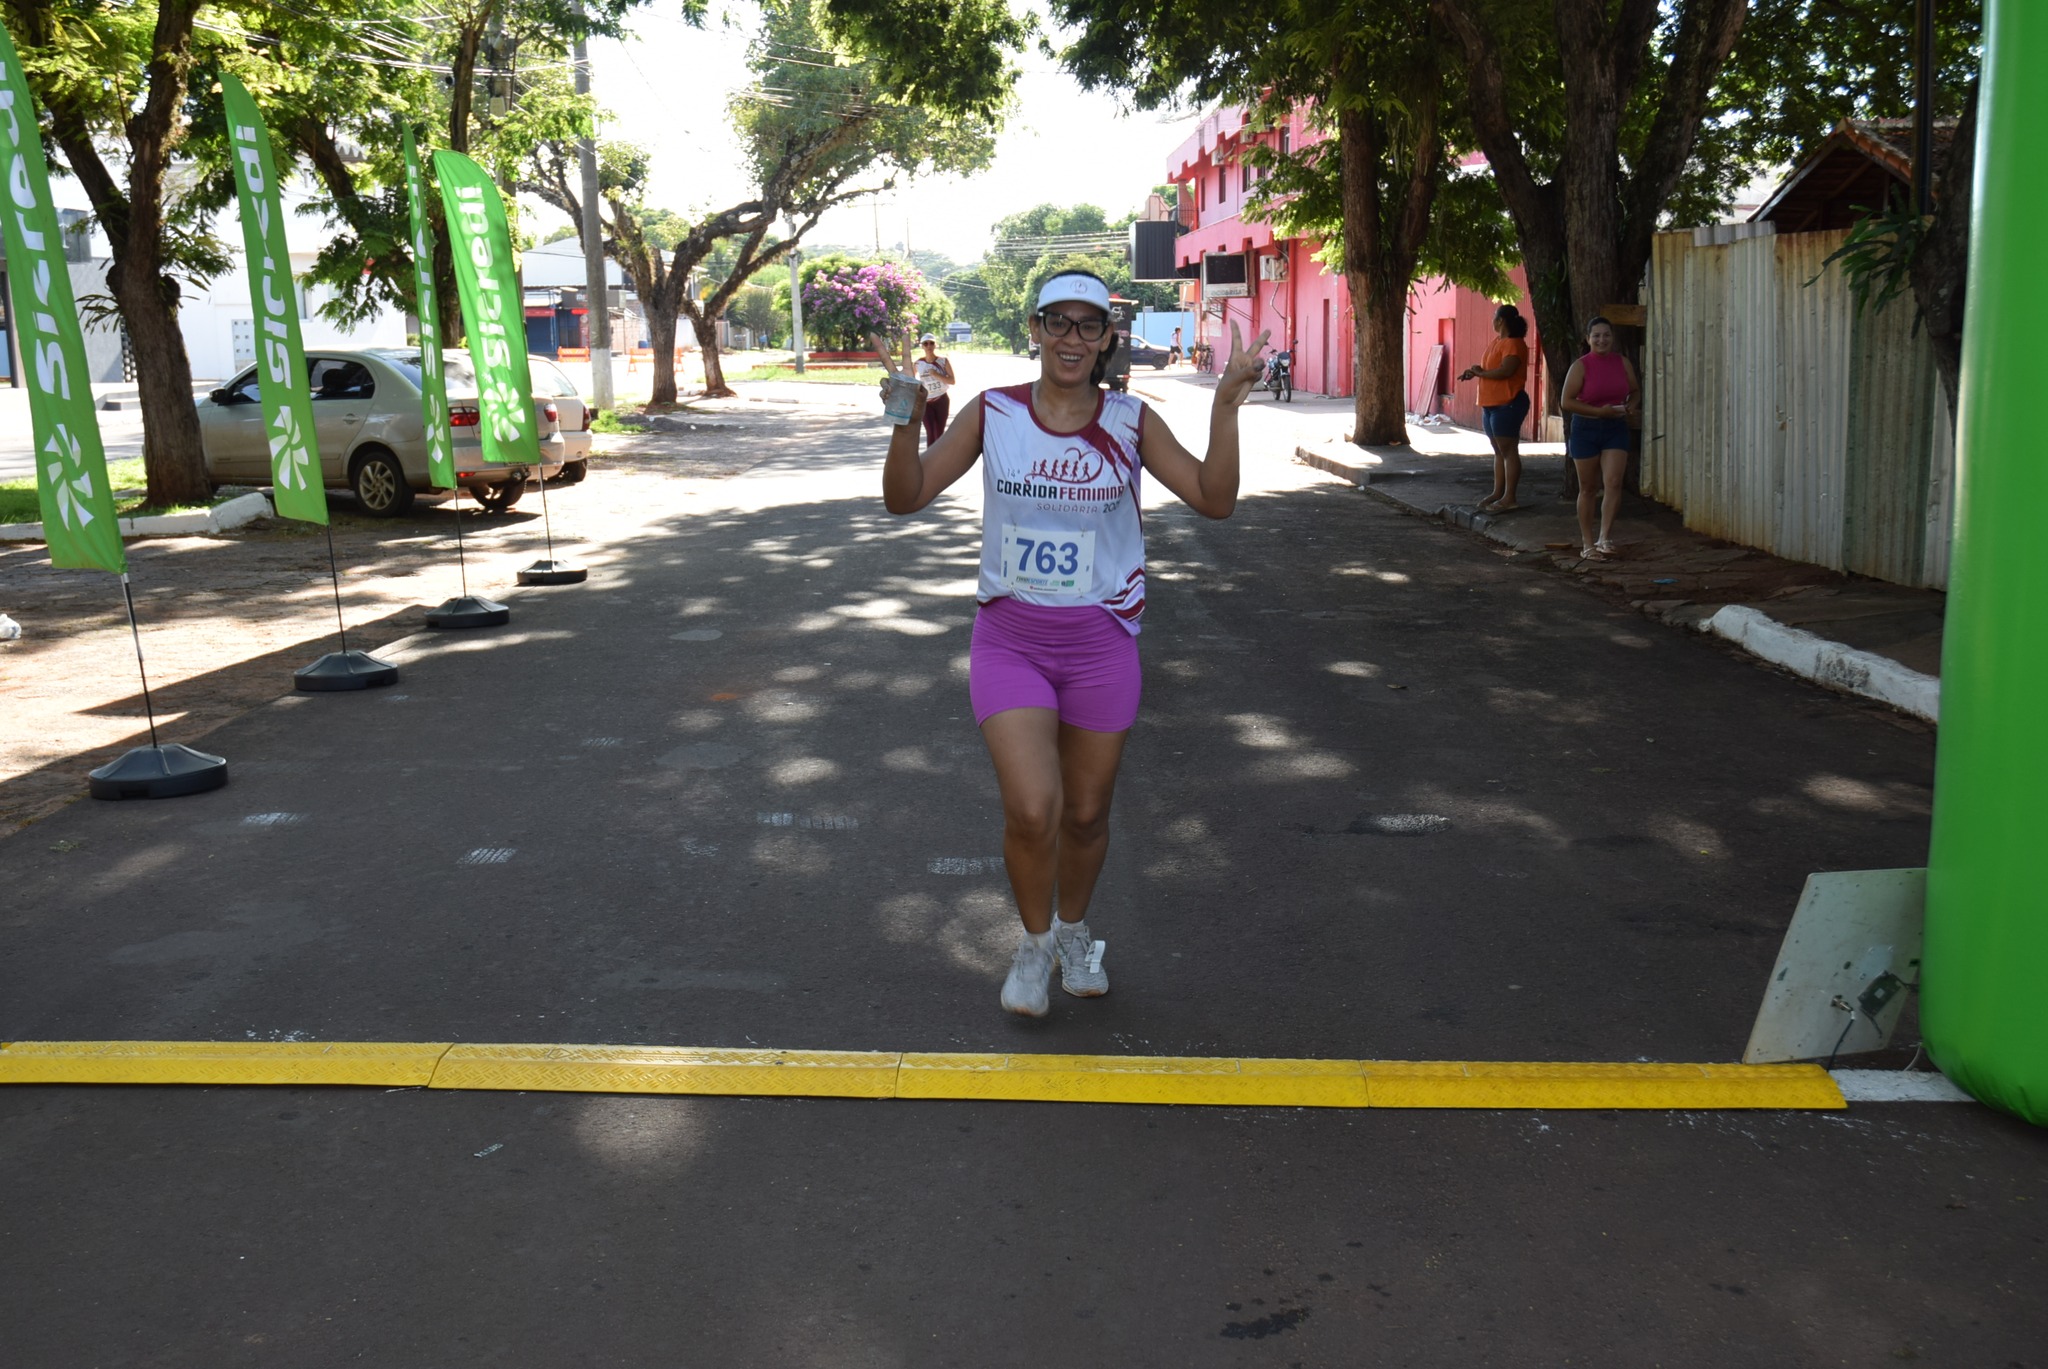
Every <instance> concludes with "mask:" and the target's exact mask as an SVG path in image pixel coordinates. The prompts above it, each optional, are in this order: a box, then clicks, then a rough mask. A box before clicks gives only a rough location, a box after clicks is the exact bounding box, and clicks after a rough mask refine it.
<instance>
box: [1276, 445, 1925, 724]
mask: <svg viewBox="0 0 2048 1369" xmlns="http://www.w3.org/2000/svg"><path fill="white" fill-rule="evenodd" d="M1409 434H1410V446H1409V447H1407V448H1399V447H1369V448H1361V447H1358V446H1355V445H1353V444H1351V443H1349V442H1347V441H1344V440H1343V437H1342V436H1341V435H1339V436H1337V437H1335V438H1323V439H1321V440H1317V441H1310V442H1304V443H1302V444H1301V445H1300V446H1298V447H1297V448H1296V451H1295V456H1296V459H1298V460H1300V461H1302V462H1305V463H1306V464H1308V465H1310V466H1313V467H1316V468H1317V469H1320V470H1324V471H1328V472H1330V473H1332V474H1334V475H1338V476H1342V477H1343V478H1345V479H1347V480H1350V481H1351V482H1352V483H1354V484H1356V485H1359V486H1360V487H1362V488H1364V489H1365V490H1367V491H1368V492H1370V493H1372V494H1375V495H1377V496H1379V497H1381V498H1384V499H1387V500H1389V501H1391V502H1393V503H1395V504H1398V505H1401V506H1403V507H1405V508H1408V509H1411V510H1413V511H1415V512H1417V513H1421V514H1424V515H1427V516H1430V517H1436V518H1441V519H1442V520H1443V521H1444V522H1446V523H1448V524H1451V525H1452V526H1455V527H1460V528H1466V529H1469V530H1471V531H1473V532H1476V533H1479V534H1480V535H1481V536H1483V537H1486V538H1489V539H1490V540H1492V541H1495V542H1498V543H1500V544H1501V545H1503V546H1505V547H1510V548H1512V549H1513V551H1514V556H1513V559H1514V560H1516V561H1518V562H1522V563H1527V564H1537V565H1547V566H1552V567H1555V568H1556V569H1557V570H1558V571H1560V572H1563V573H1565V574H1569V575H1573V576H1578V577H1582V578H1584V579H1585V580H1586V581H1588V582H1589V583H1591V584H1594V585H1596V586H1598V587H1599V588H1601V589H1602V590H1605V591H1607V592H1608V593H1611V594H1613V595H1616V596H1618V597H1621V598H1624V599H1626V600H1627V601H1628V602H1629V604H1630V605H1631V606H1632V607H1634V608H1635V609H1637V610H1638V611H1640V612H1642V613H1644V614H1646V615H1648V616H1650V617H1653V618H1657V619H1660V620H1662V621H1664V622H1667V623H1671V624H1673V625H1675V626H1682V627H1688V628H1692V629H1695V630H1698V631H1706V632H1713V633H1715V634H1717V635H1720V636H1723V637H1727V638H1729V639H1730V640H1731V641H1734V642H1735V643H1736V644H1737V645H1740V646H1742V647H1743V648H1744V649H1745V650H1748V651H1750V652H1752V653H1753V654H1755V655H1758V656H1761V657H1763V658H1764V659H1766V660H1768V661H1770V662H1771V663H1772V664H1775V665H1779V666H1782V667H1784V668H1786V669H1789V670H1792V671H1793V672H1794V673H1796V674H1800V675H1802V676H1804V677H1806V678H1808V679H1811V680H1814V681H1816V682H1817V683H1820V684H1824V685H1827V686H1829V687H1830V688H1835V689H1840V690H1842V691H1844V692H1847V693H1852V694H1858V695H1862V696H1864V697H1867V698H1873V699H1877V700H1879V701H1880V702H1884V703H1887V704H1890V705H1892V706H1894V707H1897V708H1900V709H1902V710H1903V711H1906V712H1909V713H1913V714H1915V715H1916V716H1919V717H1922V718H1926V719H1928V720H1930V721H1931V720H1933V718H1934V717H1935V716H1936V713H1937V708H1938V701H1939V696H1940V683H1939V679H1940V670H1941V629H1942V614H1943V609H1944V607H1945V604H1946V601H1947V596H1946V595H1944V594H1942V593H1941V592H1939V591H1937V590H1926V589H1912V588H1908V587H1907V586H1904V585H1892V584H1887V583H1885V582H1884V581H1881V580H1872V579H1868V578H1866V577H1863V576H1858V575H1849V574H1845V573H1843V572H1840V571H1832V570H1828V569H1826V568H1825V567H1822V566H1815V565H1810V564H1807V563H1805V562H1800V561H1789V560H1786V559H1784V558H1782V557H1777V556H1772V555H1770V554H1769V553H1767V552H1762V551H1758V550H1757V549H1755V548H1753V547H1745V546H1741V545H1738V544H1736V543H1733V542H1727V541H1723V540H1721V539H1719V538H1715V537H1709V536H1706V535H1705V534H1702V533H1697V532H1694V531H1691V530H1690V529H1688V528H1687V527H1686V526H1685V524H1684V521H1683V519H1682V518H1681V517H1680V516H1679V514H1677V513H1676V512H1674V511H1673V510H1671V509H1669V508H1666V507H1665V506H1663V505H1662V504H1658V503H1656V502H1654V501H1652V500H1649V499H1645V498H1642V497H1641V496H1631V497H1629V498H1628V499H1627V501H1626V502H1625V503H1624V505H1623V507H1622V510H1621V514H1620V517H1619V518H1618V519H1617V520H1616V522H1615V525H1614V541H1615V543H1616V545H1617V547H1618V549H1619V550H1618V554H1617V555H1616V556H1615V557H1614V559H1612V560H1608V561H1588V560H1584V559H1582V558H1581V557H1580V555H1579V530H1578V520H1577V516H1576V513H1575V511H1574V508H1573V505H1572V503H1571V501H1569V500H1567V499H1565V498H1564V497H1563V488H1564V480H1563V474H1564V472H1563V461H1564V449H1563V446H1562V444H1559V443H1525V444H1524V445H1523V447H1522V481H1521V488H1520V491H1519V495H1518V498H1519V502H1520V507H1519V508H1517V509H1514V510H1512V511H1510V512H1508V513H1503V514H1489V513H1481V512H1479V511H1478V509H1477V507H1476V505H1477V504H1478V502H1479V501H1480V500H1481V499H1483V498H1485V497H1486V494H1487V492H1488V491H1489V490H1490V489H1491V487H1492V483H1493V475H1492V472H1493V456H1492V452H1491V449H1490V448H1489V447H1488V445H1487V442H1486V439H1485V438H1484V437H1482V436H1481V435H1480V434H1478V433H1475V432H1472V431H1470V430H1469V429H1465V428H1459V427H1456V426H1454V425H1449V424H1444V425H1441V426H1439V425H1434V424H1421V423H1411V424H1410V426H1409Z"/></svg>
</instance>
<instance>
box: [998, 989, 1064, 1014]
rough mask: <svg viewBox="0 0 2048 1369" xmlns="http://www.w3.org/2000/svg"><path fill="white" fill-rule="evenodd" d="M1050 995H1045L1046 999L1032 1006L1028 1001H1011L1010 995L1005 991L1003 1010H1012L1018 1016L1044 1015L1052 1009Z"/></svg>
mask: <svg viewBox="0 0 2048 1369" xmlns="http://www.w3.org/2000/svg"><path fill="white" fill-rule="evenodd" d="M1051 997H1052V996H1051V995H1050V994H1048V995H1046V1001H1043V1002H1041V1003H1039V1004H1038V1006H1037V1007H1035V1008H1034V1007H1033V1006H1031V1005H1030V1004H1029V1003H1012V1002H1011V1001H1010V995H1009V994H1007V993H1006V994H1004V995H1003V1011H1004V1012H1013V1013H1015V1014H1017V1016H1019V1017H1044V1016H1046V1015H1047V1014H1049V1013H1050V1012H1051V1011H1052V1003H1051V1001H1050V1000H1051Z"/></svg>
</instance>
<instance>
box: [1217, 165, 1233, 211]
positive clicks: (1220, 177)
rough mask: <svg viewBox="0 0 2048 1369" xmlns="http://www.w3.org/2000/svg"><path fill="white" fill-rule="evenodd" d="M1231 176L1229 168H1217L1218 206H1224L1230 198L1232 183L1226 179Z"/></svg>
mask: <svg viewBox="0 0 2048 1369" xmlns="http://www.w3.org/2000/svg"><path fill="white" fill-rule="evenodd" d="M1229 175H1230V168H1229V167H1227V166H1219V167H1217V168H1216V203H1218V204H1222V203H1223V202H1224V201H1225V200H1227V199H1229V198H1230V182H1229V181H1228V180H1227V179H1225V178H1226V177H1228V176H1229Z"/></svg>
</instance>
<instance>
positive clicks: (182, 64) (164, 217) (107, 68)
mask: <svg viewBox="0 0 2048 1369" xmlns="http://www.w3.org/2000/svg"><path fill="white" fill-rule="evenodd" d="M203 7H204V6H203V5H202V4H200V3H198V2H197V0H164V3H162V4H159V5H154V6H145V5H131V6H119V7H116V6H99V5H83V4H79V5H55V4H44V3H33V2H32V0H8V3H7V5H6V9H5V17H6V21H7V27H8V29H9V30H10V32H11V34H12V36H13V38H14V43H15V46H16V48H17V49H18V50H19V51H20V53H21V59H22V67H23V72H24V74H25V75H26V77H27V79H28V83H29V86H30V89H31V90H32V91H33V92H34V93H35V95H36V98H37V99H38V101H39V102H40V103H41V104H42V105H43V107H44V108H45V109H47V110H48V111H49V127H48V132H47V145H48V148H49V151H50V155H51V160H52V161H53V162H54V163H56V164H57V165H58V166H59V167H60V168H61V169H63V170H66V171H69V172H70V173H71V174H72V175H73V176H74V177H76V178H77V180H78V183H79V184H80V185H81V186H83V187H84V189H85V193H86V196H87V198H88V199H90V200H91V202H92V207H93V213H94V215H95V217H96V218H97V219H98V220H99V224H100V227H101V228H102V229H104V230H105V232H106V235H107V240H108V243H109V245H110V248H111V252H112V260H111V262H110V263H109V265H108V269H107V289H108V292H109V293H110V294H111V296H112V298H113V303H114V307H115V309H116V310H117V312H118V313H119V314H120V317H121V323H122V326H123V327H124V328H125V329H126V330H127V333H128V339H129V342H130V344H131V346H132V348H133V351H134V355H135V358H136V388H137V392H138V394H139V396H140V399H141V407H142V415H143V423H144V429H143V439H142V461H143V469H144V471H145V474H146V476H147V480H148V497H149V500H150V502H151V503H153V504H179V503H183V504H191V503H204V502H205V501H206V499H207V498H208V496H209V487H208V483H207V478H206V466H205V460H204V456H203V453H202V449H201V447H200V438H199V415H198V412H197V411H196V410H195V409H194V408H193V406H192V362H191V359H190V357H189V356H188V355H187V354H186V351H185V338H184V334H183V332H182V331H181V330H180V328H179V324H178V300H179V296H180V285H179V280H180V278H181V277H182V278H184V279H185V280H189V281H202V282H203V281H204V280H206V279H207V278H209V277H211V276H213V275H216V274H218V273H220V272H222V271H224V270H226V269H227V267H228V264H229V262H228V257H227V255H226V253H225V251H224V250H223V249H222V247H221V245H220V243H219V242H218V241H217V240H215V239H214V237H213V236H212V234H211V233H210V232H209V231H208V229H207V223H208V220H209V219H210V217H211V215H212V213H213V211H214V209H215V208H217V207H218V206H217V205H216V204H214V203H211V202H209V201H208V200H207V198H206V197H205V196H203V195H202V194H199V193H197V192H195V191H194V190H192V189H191V188H190V187H188V186H185V185H182V184H181V183H180V180H179V178H177V177H175V176H173V175H172V174H171V169H172V164H173V162H174V160H175V159H176V158H177V157H178V156H179V155H180V152H181V149H182V145H183V144H184V142H185V139H186V133H187V125H188V121H189V119H190V118H191V116H192V114H193V112H194V108H193V107H194V105H195V104H196V103H197V102H198V98H197V96H196V94H195V92H194V91H193V89H192V75H193V70H194V68H195V67H201V66H203V65H205V64H207V63H209V62H213V61H217V60H218V57H219V52H220V51H221V50H222V49H224V48H227V47H229V46H230V44H228V43H225V42H222V41H219V39H218V36H217V35H215V34H212V33H211V32H208V31H206V30H202V29H200V28H199V26H198V18H199V12H200V10H201V9H202V8H203ZM123 163H125V165H123Z"/></svg>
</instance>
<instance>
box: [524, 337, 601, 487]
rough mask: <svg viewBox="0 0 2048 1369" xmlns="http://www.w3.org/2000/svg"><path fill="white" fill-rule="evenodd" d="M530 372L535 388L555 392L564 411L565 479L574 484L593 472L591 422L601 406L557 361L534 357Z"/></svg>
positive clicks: (530, 363)
mask: <svg viewBox="0 0 2048 1369" xmlns="http://www.w3.org/2000/svg"><path fill="white" fill-rule="evenodd" d="M527 374H529V375H531V376H532V377H533V392H534V393H535V394H545V395H551V396H553V398H554V401H555V407H556V408H557V409H559V410H561V411H562V457H563V461H564V462H565V464H564V465H563V467H562V483H563V484H565V485H573V484H575V483H576V482H577V481H579V480H581V479H582V478H583V477H584V476H586V475H588V474H590V425H591V424H592V423H593V422H595V421H596V419H597V406H596V405H594V404H592V403H590V402H589V401H588V400H586V399H585V398H584V397H583V396H582V394H581V393H580V392H579V391H578V390H577V389H576V382H575V381H574V380H572V379H570V377H569V373H568V372H567V371H565V370H563V369H562V368H561V366H560V364H559V363H557V362H553V361H550V360H548V359H547V358H546V357H533V358H531V359H530V360H529V362H528V365H527Z"/></svg>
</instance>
